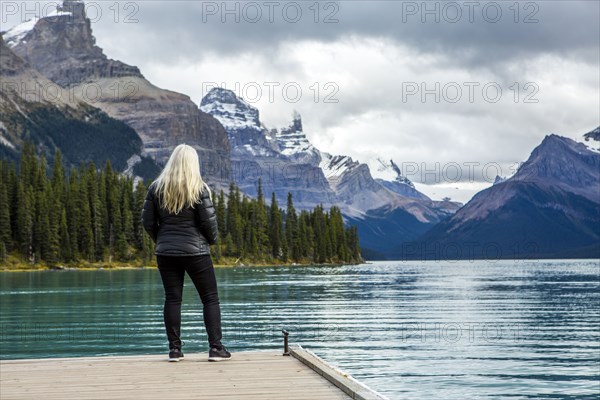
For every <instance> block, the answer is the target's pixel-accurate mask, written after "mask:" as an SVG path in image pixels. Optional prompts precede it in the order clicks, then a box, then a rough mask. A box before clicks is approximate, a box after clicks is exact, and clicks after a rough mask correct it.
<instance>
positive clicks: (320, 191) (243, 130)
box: [200, 88, 337, 209]
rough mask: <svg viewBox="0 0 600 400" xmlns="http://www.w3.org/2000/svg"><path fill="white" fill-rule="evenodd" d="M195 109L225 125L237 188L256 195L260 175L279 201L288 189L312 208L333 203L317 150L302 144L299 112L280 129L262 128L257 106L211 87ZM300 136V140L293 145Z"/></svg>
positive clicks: (299, 205)
mask: <svg viewBox="0 0 600 400" xmlns="http://www.w3.org/2000/svg"><path fill="white" fill-rule="evenodd" d="M200 109H201V110H203V111H205V112H207V113H210V114H211V115H212V116H214V117H215V118H216V119H217V120H219V122H221V124H222V125H223V126H224V127H225V130H226V131H227V134H228V137H229V142H230V143H231V166H232V171H233V173H232V176H233V177H234V180H235V182H236V184H237V185H238V186H239V187H240V189H241V190H242V191H243V192H244V193H246V194H248V195H249V196H256V195H257V191H258V180H259V178H260V180H261V184H262V187H263V191H264V193H265V194H266V195H267V197H268V196H269V195H270V193H271V192H274V193H275V196H276V197H277V201H278V202H279V204H285V202H286V199H287V193H288V192H290V193H292V196H293V198H294V205H295V206H296V207H297V208H299V209H303V208H313V207H314V206H315V205H317V204H323V205H324V206H326V207H329V206H331V205H332V204H335V202H336V200H337V198H336V195H335V193H334V192H333V191H332V190H331V188H330V187H329V184H328V182H327V180H326V179H325V176H324V175H323V172H322V171H321V169H320V168H319V166H318V158H317V159H315V156H316V157H318V153H317V150H316V149H314V148H313V147H312V145H310V146H305V144H306V143H305V141H306V142H307V141H308V140H306V139H305V141H302V140H301V139H299V138H300V137H304V138H306V136H305V135H304V133H302V132H301V131H300V132H298V130H297V129H298V128H299V127H300V129H301V126H302V121H301V119H300V116H296V118H295V119H294V121H293V122H292V124H291V125H290V127H288V128H285V129H284V130H285V133H284V134H281V133H280V132H279V131H278V130H277V129H271V130H269V129H267V128H266V127H265V126H264V125H263V124H262V122H261V121H260V116H259V115H260V114H259V111H258V109H256V107H253V106H252V105H250V104H248V103H247V102H245V101H244V100H243V99H241V98H239V97H238V96H237V95H236V94H235V93H234V92H233V91H231V90H227V89H223V88H213V89H212V90H211V91H210V92H209V93H207V94H206V96H204V98H203V99H202V101H201V103H200ZM300 141H302V142H303V145H298V146H296V143H299V142H300Z"/></svg>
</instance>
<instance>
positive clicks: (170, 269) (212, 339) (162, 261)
mask: <svg viewBox="0 0 600 400" xmlns="http://www.w3.org/2000/svg"><path fill="white" fill-rule="evenodd" d="M156 261H157V263H158V270H159V271H160V276H161V278H162V282H163V286H164V288H165V308H164V320H165V329H166V330H167V339H168V340H169V348H173V347H177V348H181V299H182V295H183V279H184V277H185V272H186V271H187V273H188V275H189V276H190V278H191V279H192V282H193V283H194V286H196V290H197V291H198V294H199V295H200V299H201V300H202V305H203V314H204V326H205V327H206V333H207V334H208V343H209V345H210V347H219V346H221V306H220V305H219V295H218V293H217V279H216V278H215V269H214V267H213V263H212V259H211V257H210V255H200V256H186V257H174V256H158V255H157V256H156Z"/></svg>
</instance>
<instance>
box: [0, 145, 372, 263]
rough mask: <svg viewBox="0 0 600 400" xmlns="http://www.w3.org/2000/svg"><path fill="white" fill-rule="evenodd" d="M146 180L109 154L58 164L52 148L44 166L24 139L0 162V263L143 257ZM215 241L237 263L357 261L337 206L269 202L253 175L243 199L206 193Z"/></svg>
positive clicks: (353, 238)
mask: <svg viewBox="0 0 600 400" xmlns="http://www.w3.org/2000/svg"><path fill="white" fill-rule="evenodd" d="M146 191H147V185H146V184H145V183H144V182H143V181H139V182H138V183H137V184H136V185H134V181H133V180H132V179H131V178H130V177H127V176H124V175H122V174H120V173H118V172H116V171H114V170H113V168H112V166H111V164H110V162H109V161H107V162H106V164H105V165H104V166H103V168H98V167H97V166H96V165H95V164H94V163H93V162H89V163H87V164H83V163H82V164H80V165H79V166H78V167H73V168H71V169H70V170H68V171H67V170H66V169H65V166H64V163H63V159H62V155H61V153H60V151H57V152H56V154H55V156H54V161H53V163H52V166H50V167H48V165H47V162H46V159H45V158H44V157H43V156H42V157H38V156H36V154H35V150H34V148H33V145H32V144H31V143H26V144H25V145H24V146H23V149H22V152H21V155H20V158H19V161H18V165H16V164H15V162H13V161H8V160H2V161H0V262H2V263H4V262H6V260H7V258H8V257H9V256H12V257H15V258H17V259H19V260H23V261H25V262H28V263H46V264H49V265H54V264H58V263H81V262H89V263H97V262H109V263H110V262H112V261H118V262H130V261H141V262H143V263H149V262H150V261H151V260H152V259H153V255H154V243H153V242H152V240H151V239H150V237H149V236H148V235H147V233H146V232H145V231H144V229H143V227H142V225H141V223H140V216H141V210H142V206H143V202H144V198H145V197H146ZM213 202H214V204H215V209H216V212H217V221H218V226H219V241H218V243H217V244H216V245H215V246H212V248H211V253H212V254H213V258H215V261H216V262H219V261H220V260H221V259H222V258H224V257H231V258H235V259H236V260H243V261H245V262H264V263H277V262H297V263H300V262H302V263H304V262H306V263H329V262H359V261H362V257H361V254H360V247H359V243H358V231H357V228H356V227H345V226H344V223H343V219H342V214H341V212H340V209H339V208H338V207H335V206H333V207H331V209H330V210H329V211H326V210H325V209H324V208H323V207H322V206H321V205H319V206H317V207H315V208H314V209H312V210H310V211H309V210H301V211H299V212H298V211H296V209H295V208H294V204H293V199H292V195H291V194H290V193H288V196H287V204H286V207H285V210H283V209H281V208H280V207H279V205H278V204H277V200H276V198H275V194H274V193H272V195H271V199H270V205H267V204H266V200H265V197H264V194H263V191H262V185H261V182H260V180H259V181H258V196H257V198H254V199H251V198H249V197H248V196H246V195H243V194H242V193H241V192H240V190H239V188H238V187H237V186H236V185H235V184H233V183H231V184H230V187H229V195H227V196H226V195H225V193H224V192H223V190H221V191H220V192H219V193H215V192H213Z"/></svg>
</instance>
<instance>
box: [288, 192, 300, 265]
mask: <svg viewBox="0 0 600 400" xmlns="http://www.w3.org/2000/svg"><path fill="white" fill-rule="evenodd" d="M285 238H286V242H287V249H288V255H289V257H290V258H291V259H292V260H293V261H295V262H297V261H299V258H300V246H299V243H298V216H297V215H296V209H295V208H294V201H293V199H292V194H291V193H289V192H288V195H287V209H286V212H285Z"/></svg>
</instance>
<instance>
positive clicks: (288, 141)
mask: <svg viewBox="0 0 600 400" xmlns="http://www.w3.org/2000/svg"><path fill="white" fill-rule="evenodd" d="M200 108H201V109H202V110H203V111H205V112H208V113H210V114H211V115H213V116H214V117H215V118H216V119H218V120H219V121H220V122H221V123H222V124H223V126H224V127H225V129H226V131H227V133H228V137H229V138H230V141H231V143H232V148H231V155H232V158H231V163H232V167H233V168H234V170H235V171H252V173H251V174H244V173H239V174H237V175H236V183H238V185H239V186H240V188H241V189H242V190H243V191H244V192H245V193H247V194H248V195H251V196H254V195H256V188H257V180H258V176H257V175H256V174H257V173H260V174H261V175H260V176H261V179H262V185H263V189H264V192H265V193H266V194H269V193H270V192H271V191H273V192H275V195H276V197H277V200H278V202H279V203H280V204H284V202H285V196H286V195H287V192H291V193H292V195H293V197H294V203H295V204H296V206H297V208H312V207H314V206H315V205H317V204H322V205H323V206H324V207H326V208H328V207H329V206H331V205H337V206H339V207H340V209H341V210H342V213H343V215H344V218H345V219H346V220H347V221H350V222H351V223H352V224H357V225H359V232H361V233H360V235H361V238H360V240H361V245H362V246H363V247H364V248H365V249H373V254H375V253H377V252H385V248H386V247H394V246H395V245H396V244H397V243H401V242H402V241H404V240H410V239H414V238H416V237H417V236H418V235H420V234H421V233H423V232H425V231H426V230H428V229H430V228H431V226H433V225H434V224H436V223H437V222H439V221H441V220H442V219H444V218H447V217H448V216H449V215H451V214H452V213H454V212H455V211H456V210H457V209H458V208H459V206H460V204H458V203H454V202H438V201H432V200H431V199H429V198H428V197H427V196H425V195H423V194H422V193H420V192H419V191H417V190H416V189H415V188H414V185H413V184H412V182H410V180H408V179H407V178H406V177H404V176H402V174H401V172H400V169H399V168H398V167H397V166H396V164H395V163H393V161H392V162H391V163H390V165H388V167H389V168H392V169H393V171H395V172H394V173H395V175H396V176H395V178H394V179H393V180H392V181H385V180H382V179H374V178H373V176H372V175H371V172H370V170H369V167H368V165H367V164H364V163H361V162H359V161H357V160H353V159H352V158H351V157H349V156H345V155H332V154H329V153H327V152H324V151H320V150H319V149H317V148H316V147H315V146H314V145H313V144H312V143H311V142H310V140H309V139H308V136H307V135H306V133H305V132H304V129H303V126H302V118H301V117H300V115H299V114H298V113H297V112H295V113H294V115H293V116H292V121H291V123H290V125H289V126H287V127H284V128H281V129H276V128H271V129H269V128H267V127H266V126H265V125H264V124H263V123H262V122H261V121H260V118H259V115H260V114H259V112H258V110H257V109H256V108H254V107H252V106H251V105H249V104H247V103H246V102H244V101H243V100H242V99H240V98H239V97H237V96H236V95H235V93H234V92H232V91H230V90H226V89H212V90H211V91H210V92H209V93H208V94H207V95H206V96H205V97H204V98H203V99H202V101H201V103H200ZM271 152H272V153H273V154H271ZM382 221H385V222H384V223H382Z"/></svg>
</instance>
